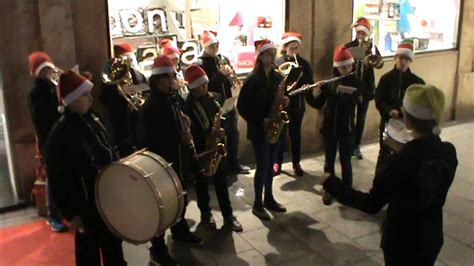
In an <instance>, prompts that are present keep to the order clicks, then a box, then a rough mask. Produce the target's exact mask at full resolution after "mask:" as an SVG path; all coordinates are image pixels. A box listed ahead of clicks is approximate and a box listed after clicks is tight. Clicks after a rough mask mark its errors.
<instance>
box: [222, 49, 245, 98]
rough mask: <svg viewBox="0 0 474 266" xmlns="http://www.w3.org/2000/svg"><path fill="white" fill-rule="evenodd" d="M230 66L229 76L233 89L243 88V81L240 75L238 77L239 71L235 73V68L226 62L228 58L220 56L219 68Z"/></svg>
mask: <svg viewBox="0 0 474 266" xmlns="http://www.w3.org/2000/svg"><path fill="white" fill-rule="evenodd" d="M225 68H228V69H229V70H230V75H229V76H228V77H227V78H228V79H229V81H230V83H231V84H232V89H235V90H240V89H241V88H242V85H243V84H242V81H240V79H239V77H237V73H235V70H234V68H233V67H232V66H231V65H230V64H229V63H227V62H226V60H224V59H221V57H220V56H219V69H220V70H221V69H225Z"/></svg>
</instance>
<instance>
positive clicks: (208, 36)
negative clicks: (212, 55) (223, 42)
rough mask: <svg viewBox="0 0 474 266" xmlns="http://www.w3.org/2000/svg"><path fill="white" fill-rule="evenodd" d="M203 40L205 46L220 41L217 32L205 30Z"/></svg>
mask: <svg viewBox="0 0 474 266" xmlns="http://www.w3.org/2000/svg"><path fill="white" fill-rule="evenodd" d="M201 42H202V46H204V48H206V47H208V46H209V45H212V44H215V43H218V42H219V40H218V39H217V32H214V31H204V32H203V33H202V36H201Z"/></svg>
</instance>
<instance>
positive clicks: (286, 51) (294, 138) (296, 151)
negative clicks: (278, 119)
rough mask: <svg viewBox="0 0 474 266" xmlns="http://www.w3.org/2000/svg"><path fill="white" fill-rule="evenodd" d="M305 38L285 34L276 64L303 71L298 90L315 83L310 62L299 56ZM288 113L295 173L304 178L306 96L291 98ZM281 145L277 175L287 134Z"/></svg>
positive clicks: (275, 166)
mask: <svg viewBox="0 0 474 266" xmlns="http://www.w3.org/2000/svg"><path fill="white" fill-rule="evenodd" d="M302 39H303V36H302V35H301V34H299V33H294V32H287V33H285V34H283V39H282V45H283V49H282V56H281V57H279V58H277V60H276V64H277V66H280V65H281V64H283V63H285V62H292V63H295V64H296V65H298V66H299V67H301V68H302V69H303V75H302V76H301V78H300V81H299V82H298V83H297V84H296V88H299V87H301V86H302V85H304V84H312V83H313V71H312V70H311V66H310V65H309V63H308V61H306V59H304V58H303V57H301V56H300V55H299V50H300V46H301V40H302ZM287 112H288V114H289V116H290V123H289V136H290V141H291V156H292V162H293V171H294V172H295V175H297V176H303V174H304V171H303V169H302V168H301V165H300V158H301V157H300V154H301V123H302V122H303V116H304V112H305V102H304V95H303V94H299V95H295V96H292V97H290V105H289V106H288V109H287ZM280 141H281V144H280V148H279V151H278V155H277V161H276V163H275V164H274V165H273V171H274V172H275V174H279V173H280V171H281V164H282V162H283V150H284V143H285V134H282V137H281V140H280Z"/></svg>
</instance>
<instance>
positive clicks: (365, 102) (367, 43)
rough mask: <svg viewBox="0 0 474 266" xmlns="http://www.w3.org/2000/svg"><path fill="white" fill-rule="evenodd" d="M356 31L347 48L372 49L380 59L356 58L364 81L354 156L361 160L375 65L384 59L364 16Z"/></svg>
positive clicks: (380, 64) (369, 50) (367, 52)
mask: <svg viewBox="0 0 474 266" xmlns="http://www.w3.org/2000/svg"><path fill="white" fill-rule="evenodd" d="M352 27H353V28H354V29H355V31H356V39H355V40H353V41H352V42H349V43H347V44H346V45H345V46H346V47H347V48H352V47H358V46H362V47H364V48H365V49H366V50H365V55H366V56H368V55H371V54H372V50H374V51H375V55H377V58H378V59H379V60H378V61H377V62H375V65H370V64H367V63H366V62H364V59H362V58H361V59H356V69H357V77H358V78H359V80H360V81H361V82H362V97H361V99H360V100H359V101H358V102H357V108H356V110H357V112H356V124H355V146H354V152H353V156H355V157H357V159H359V160H361V159H362V158H363V155H362V152H361V151H360V147H359V146H360V142H361V139H362V135H363V133H364V125H365V118H366V116H367V110H368V109H369V103H370V101H372V100H373V99H374V93H375V75H374V67H375V68H377V69H380V68H382V67H383V60H382V57H381V56H380V52H379V50H378V49H377V47H374V49H372V46H373V45H374V44H373V43H372V41H371V40H370V39H369V36H370V33H371V31H372V25H371V24H370V22H369V21H368V20H367V19H366V18H364V17H361V18H358V19H357V21H356V22H355V23H354V24H353V25H352Z"/></svg>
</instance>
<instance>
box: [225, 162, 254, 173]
mask: <svg viewBox="0 0 474 266" xmlns="http://www.w3.org/2000/svg"><path fill="white" fill-rule="evenodd" d="M228 172H229V173H230V174H242V175H246V174H250V167H248V166H246V165H243V164H240V163H239V164H237V165H235V166H233V167H232V166H231V167H229V170H228Z"/></svg>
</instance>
